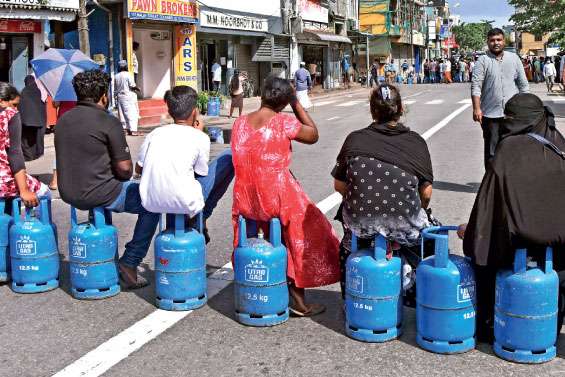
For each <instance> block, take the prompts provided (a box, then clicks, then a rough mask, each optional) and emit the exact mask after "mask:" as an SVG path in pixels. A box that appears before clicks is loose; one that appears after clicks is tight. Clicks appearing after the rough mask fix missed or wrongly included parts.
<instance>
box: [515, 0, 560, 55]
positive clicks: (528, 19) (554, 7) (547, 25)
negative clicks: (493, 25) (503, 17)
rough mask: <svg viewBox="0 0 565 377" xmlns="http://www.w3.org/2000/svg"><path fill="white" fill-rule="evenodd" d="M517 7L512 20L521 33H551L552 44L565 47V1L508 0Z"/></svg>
mask: <svg viewBox="0 0 565 377" xmlns="http://www.w3.org/2000/svg"><path fill="white" fill-rule="evenodd" d="M508 3H509V4H510V5H513V6H514V7H516V13H515V14H514V15H513V16H512V17H511V18H510V20H511V21H513V22H514V23H515V24H516V27H517V28H518V30H520V31H526V32H528V33H532V34H535V35H544V34H547V33H551V36H550V42H553V43H558V44H560V45H561V46H563V47H565V0H508Z"/></svg>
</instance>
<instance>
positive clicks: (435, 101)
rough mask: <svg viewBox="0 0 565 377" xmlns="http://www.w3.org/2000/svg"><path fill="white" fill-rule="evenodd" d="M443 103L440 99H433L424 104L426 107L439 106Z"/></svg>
mask: <svg viewBox="0 0 565 377" xmlns="http://www.w3.org/2000/svg"><path fill="white" fill-rule="evenodd" d="M442 103H443V100H442V99H434V100H431V101H428V102H426V105H441V104H442Z"/></svg>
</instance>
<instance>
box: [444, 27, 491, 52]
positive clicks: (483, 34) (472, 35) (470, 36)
mask: <svg viewBox="0 0 565 377" xmlns="http://www.w3.org/2000/svg"><path fill="white" fill-rule="evenodd" d="M491 28H492V25H491V24H490V23H489V22H486V21H484V22H473V23H465V22H463V23H461V25H458V26H454V27H453V28H452V31H453V34H455V40H456V41H457V44H458V45H459V47H460V48H461V49H462V50H464V51H478V50H482V49H483V47H484V46H485V44H486V38H487V33H488V31H489V30H490V29H491Z"/></svg>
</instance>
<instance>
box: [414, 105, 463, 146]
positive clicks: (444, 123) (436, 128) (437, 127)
mask: <svg viewBox="0 0 565 377" xmlns="http://www.w3.org/2000/svg"><path fill="white" fill-rule="evenodd" d="M470 106H471V104H470V103H468V104H465V105H463V106H461V107H460V108H458V109H457V110H455V111H454V112H452V113H451V114H449V115H448V116H447V117H445V118H444V119H443V120H442V121H441V122H439V123H438V124H436V125H435V126H433V127H432V128H430V129H429V130H427V131H426V132H424V133H423V134H422V137H423V138H424V140H428V139H429V138H430V137H432V136H433V135H434V134H435V133H436V132H438V131H439V130H441V129H442V128H443V127H445V126H447V125H448V124H449V122H451V121H452V120H453V119H454V118H455V117H456V116H457V115H459V114H461V113H462V112H463V111H465V110H466V109H467V108H468V107H470Z"/></svg>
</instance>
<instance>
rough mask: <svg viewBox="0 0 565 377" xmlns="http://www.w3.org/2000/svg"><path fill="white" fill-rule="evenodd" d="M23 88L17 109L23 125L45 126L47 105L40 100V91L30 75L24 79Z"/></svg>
mask: <svg viewBox="0 0 565 377" xmlns="http://www.w3.org/2000/svg"><path fill="white" fill-rule="evenodd" d="M24 83H25V88H24V89H23V90H22V93H21V97H20V105H19V106H18V109H19V111H20V114H21V117H22V125H23V126H24V127H38V128H41V127H45V124H46V123H47V107H46V106H45V102H43V101H42V100H41V91H40V90H39V87H38V86H37V83H36V82H35V77H33V76H32V75H29V76H26V78H25V79H24Z"/></svg>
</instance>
